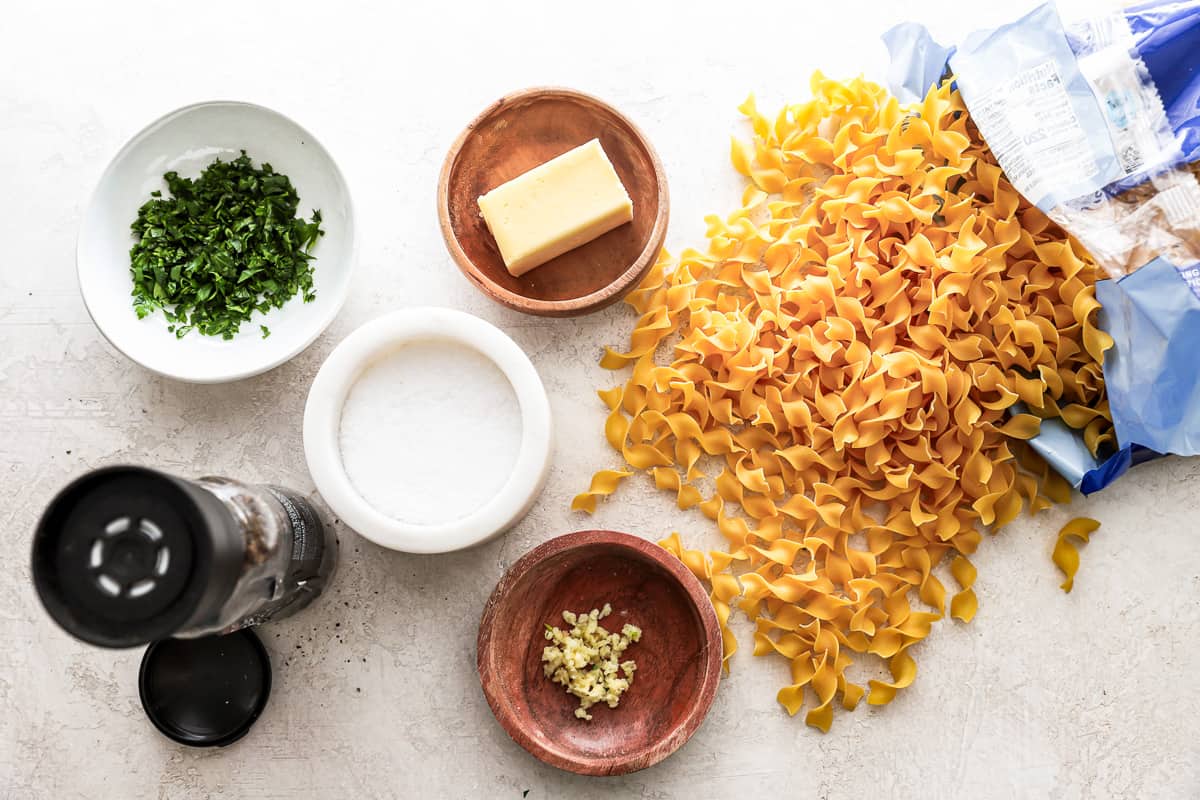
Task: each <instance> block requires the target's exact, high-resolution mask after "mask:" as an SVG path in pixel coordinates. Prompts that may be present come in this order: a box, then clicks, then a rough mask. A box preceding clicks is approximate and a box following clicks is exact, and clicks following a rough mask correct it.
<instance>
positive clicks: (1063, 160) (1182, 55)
mask: <svg viewBox="0 0 1200 800" xmlns="http://www.w3.org/2000/svg"><path fill="white" fill-rule="evenodd" d="M1098 5H1100V6H1102V5H1103V4H1089V5H1088V6H1087V7H1086V8H1085V9H1082V10H1081V11H1080V12H1079V13H1072V12H1071V11H1070V10H1069V9H1067V8H1065V7H1059V6H1057V5H1055V4H1050V3H1048V4H1045V5H1042V6H1039V7H1037V8H1036V9H1034V10H1033V11H1031V12H1030V13H1029V14H1027V15H1025V16H1024V17H1022V18H1021V19H1019V20H1017V21H1015V22H1013V23H1010V24H1008V25H1004V26H1001V27H1000V28H997V29H995V30H989V31H980V32H976V33H973V34H971V35H970V36H968V37H967V38H966V40H964V41H963V42H962V43H961V44H959V45H958V46H957V47H956V48H945V47H942V46H941V45H938V44H937V43H935V42H933V40H932V39H931V38H930V37H929V34H928V32H926V31H925V29H924V28H922V27H921V26H919V25H913V24H911V23H906V24H905V25H902V26H898V27H897V28H894V29H893V30H891V31H889V32H888V33H887V34H885V36H884V39H885V41H886V42H887V44H888V47H889V49H890V50H891V52H892V57H893V60H894V62H895V63H894V64H893V70H892V78H893V91H895V92H897V94H898V95H899V96H900V97H902V98H903V97H911V96H913V95H920V94H923V93H924V92H925V90H926V89H927V88H928V82H930V81H931V79H934V80H936V79H937V78H939V77H940V76H942V75H951V76H953V78H954V80H955V81H956V84H957V88H958V90H959V92H960V93H961V95H962V97H963V100H964V102H965V103H966V105H967V108H968V110H969V111H970V113H971V117H972V120H973V121H974V122H975V124H976V126H977V127H978V129H979V132H980V134H981V135H982V136H983V138H984V140H985V141H986V142H987V143H988V145H989V147H990V148H991V150H992V153H993V154H994V155H995V156H996V159H997V161H998V162H999V163H1000V166H1001V167H1002V168H1003V169H1004V171H1005V174H1006V175H1007V176H1008V178H1009V180H1010V181H1011V182H1012V183H1013V185H1014V186H1015V187H1016V188H1017V189H1018V190H1019V191H1020V192H1021V193H1022V194H1023V195H1025V197H1026V198H1027V199H1028V200H1029V201H1030V202H1032V203H1034V204H1036V205H1037V206H1038V207H1039V208H1040V209H1041V210H1043V211H1045V212H1046V213H1047V215H1048V216H1049V217H1050V218H1051V219H1053V220H1054V221H1055V222H1057V223H1058V224H1060V225H1061V226H1062V227H1063V228H1064V229H1066V230H1067V231H1068V232H1070V233H1071V234H1072V235H1073V236H1075V238H1076V239H1078V240H1079V241H1080V242H1081V243H1082V244H1083V245H1084V246H1085V247H1086V248H1087V249H1088V250H1089V251H1090V252H1091V254H1092V256H1093V257H1094V258H1095V260H1096V262H1097V263H1098V264H1099V265H1100V266H1101V267H1102V268H1103V269H1104V270H1105V271H1106V272H1107V273H1108V274H1109V275H1110V276H1111V279H1110V280H1106V281H1101V282H1099V283H1097V285H1096V295H1097V298H1098V299H1099V300H1100V302H1101V303H1102V304H1103V306H1104V308H1103V309H1102V311H1101V316H1100V324H1101V327H1103V328H1104V330H1105V331H1106V332H1108V333H1109V335H1111V336H1112V337H1113V339H1114V342H1115V344H1114V346H1113V349H1112V350H1110V351H1109V353H1108V355H1107V357H1106V359H1105V363H1104V377H1105V383H1106V385H1107V390H1108V398H1109V406H1110V409H1111V411H1112V417H1113V424H1114V427H1115V430H1116V435H1117V440H1118V442H1119V443H1120V450H1119V451H1118V452H1117V453H1115V454H1113V455H1112V456H1110V457H1109V458H1108V459H1107V460H1105V461H1104V462H1102V463H1098V462H1097V460H1096V459H1094V458H1093V457H1092V455H1091V453H1090V452H1088V449H1087V448H1086V447H1085V446H1084V444H1083V443H1082V441H1079V439H1078V435H1077V434H1076V433H1075V432H1074V431H1072V430H1071V429H1069V428H1067V427H1066V426H1065V425H1063V424H1062V423H1061V422H1053V421H1047V423H1046V424H1043V427H1042V431H1041V433H1040V435H1039V436H1038V437H1036V438H1035V439H1034V440H1033V444H1034V446H1035V447H1036V448H1037V449H1038V450H1039V452H1040V453H1041V454H1042V455H1043V456H1044V457H1045V458H1046V460H1047V461H1049V462H1050V463H1051V464H1052V465H1053V466H1054V467H1055V468H1056V469H1057V470H1058V471H1059V472H1060V473H1061V474H1062V475H1063V476H1064V477H1066V478H1067V479H1068V480H1070V481H1071V483H1072V484H1073V485H1075V486H1076V487H1078V488H1080V489H1081V490H1082V491H1084V492H1085V493H1088V492H1092V491H1097V490H1099V489H1101V488H1103V487H1104V486H1106V485H1107V484H1108V483H1110V482H1111V481H1113V480H1115V479H1116V478H1117V477H1119V476H1120V475H1121V474H1122V473H1123V472H1124V471H1125V470H1126V469H1128V467H1129V466H1130V465H1131V464H1134V463H1138V461H1140V460H1145V459H1146V458H1147V457H1152V456H1153V455H1154V454H1156V453H1176V454H1179V455H1196V454H1200V358H1198V357H1197V355H1196V348H1197V347H1200V182H1198V181H1197V173H1200V0H1175V2H1152V3H1143V4H1139V5H1135V6H1130V7H1127V8H1124V9H1121V8H1115V7H1110V8H1109V9H1106V10H1098V9H1097V6H1098Z"/></svg>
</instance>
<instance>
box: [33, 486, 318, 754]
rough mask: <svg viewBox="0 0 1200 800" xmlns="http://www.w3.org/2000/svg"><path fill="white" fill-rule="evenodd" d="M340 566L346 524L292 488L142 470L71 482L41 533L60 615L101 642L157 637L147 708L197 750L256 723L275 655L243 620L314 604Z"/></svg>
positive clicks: (46, 583) (39, 575)
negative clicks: (337, 532) (336, 529)
mask: <svg viewBox="0 0 1200 800" xmlns="http://www.w3.org/2000/svg"><path fill="white" fill-rule="evenodd" d="M336 564H337V540H336V539H335V538H334V534H333V530H332V528H329V527H327V526H325V525H323V524H322V523H321V520H320V518H319V517H318V516H317V514H316V512H315V511H314V509H313V508H312V506H311V505H310V504H309V503H308V502H307V501H306V500H304V499H303V498H301V497H299V496H298V495H296V494H294V493H292V492H290V491H288V490H286V489H281V488H278V487H274V486H255V485H250V484H245V483H241V482H239V481H234V480H229V479H226V478H200V479H198V480H195V481H187V480H183V479H180V478H176V477H174V476H172V475H168V474H166V473H162V472H158V471H155V470H151V469H146V468H144V467H134V466H120V467H108V468H104V469H99V470H95V471H93V472H90V473H88V474H86V475H84V476H83V477H81V478H79V479H78V480H76V481H74V482H73V483H71V484H69V485H68V486H67V487H66V488H65V489H63V490H62V491H61V492H59V494H58V495H57V496H56V497H55V498H54V499H53V500H52V501H51V502H50V505H49V506H48V507H47V509H46V511H45V513H44V514H43V515H42V518H41V520H40V521H39V523H38V526H37V530H36V531H35V533H34V537H33V582H34V586H35V587H36V589H37V593H38V596H39V598H40V599H41V601H42V604H43V605H44V606H45V607H46V610H47V611H48V612H49V613H50V616H51V617H53V618H54V621H55V622H57V623H58V624H59V625H60V626H61V627H62V628H63V629H65V630H66V631H67V632H68V633H70V634H72V635H73V636H75V637H77V638H79V639H81V640H83V641H85V642H87V643H89V644H94V645H99V646H101V647H134V646H137V645H143V644H148V643H151V642H153V643H154V644H152V645H151V647H150V648H149V649H147V651H146V655H145V657H144V658H143V663H142V670H141V675H140V681H139V684H140V688H141V695H142V702H143V705H144V706H145V708H146V711H147V713H148V714H149V715H150V717H151V719H152V721H154V723H155V725H156V726H157V727H158V728H159V729H160V730H162V731H163V733H165V734H167V735H168V736H170V737H171V738H173V739H176V740H177V741H181V742H184V743H186V744H191V745H224V744H229V743H230V742H231V741H234V740H236V739H237V738H239V737H240V736H241V735H242V734H244V733H245V731H246V730H248V729H249V727H250V724H252V723H253V721H254V719H255V718H257V716H258V714H259V712H261V710H262V707H263V706H264V705H265V703H266V696H267V694H268V693H269V691H270V662H269V660H268V658H267V653H266V650H265V648H263V646H262V643H261V642H260V641H258V637H256V636H254V634H253V632H251V631H249V630H243V629H245V628H248V627H249V626H252V625H258V624H260V623H262V622H266V621H268V620H271V619H281V618H283V617H286V616H289V615H291V614H293V613H295V612H297V611H299V610H300V609H302V608H304V607H305V606H307V605H308V604H309V603H311V602H312V601H313V600H314V599H315V598H316V597H317V596H318V595H319V594H320V593H321V591H322V590H323V589H324V588H325V586H326V585H327V583H328V582H329V580H330V578H331V576H332V574H333V571H334V568H335V566H336ZM235 632H236V635H231V634H235ZM214 701H219V702H214ZM214 714H215V715H216V717H215V718H214V717H213V715H214Z"/></svg>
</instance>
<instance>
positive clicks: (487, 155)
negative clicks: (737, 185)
mask: <svg viewBox="0 0 1200 800" xmlns="http://www.w3.org/2000/svg"><path fill="white" fill-rule="evenodd" d="M595 138H599V139H600V144H601V145H602V146H603V147H604V151H605V152H606V153H607V154H608V157H609V160H611V161H612V163H613V166H614V167H615V168H616V170H617V175H619V176H620V178H621V182H622V183H623V184H625V190H626V191H627V192H629V196H630V198H631V199H632V200H633V221H632V222H630V223H628V224H626V225H622V226H621V227H619V228H616V229H614V230H611V231H609V232H608V233H606V234H604V235H603V236H601V237H599V238H597V239H594V240H592V241H591V242H588V243H587V244H585V245H583V246H582V247H577V248H576V249H574V250H571V251H570V252H567V253H564V254H563V255H561V256H559V257H558V258H555V259H552V260H550V261H548V262H546V263H545V264H543V265H542V266H540V267H538V268H537V269H533V270H530V271H529V272H527V273H525V274H524V275H522V276H521V277H519V278H514V277H513V276H512V275H510V274H509V272H508V270H507V269H505V267H504V260H503V259H502V258H501V257H500V251H499V249H497V247H496V241H495V239H493V238H492V234H491V232H490V231H488V228H487V224H486V223H485V222H484V221H483V217H482V216H480V214H479V206H478V203H477V201H478V199H479V196H480V195H482V194H485V193H487V192H489V191H491V190H492V189H494V188H496V187H497V186H499V185H500V184H502V183H505V182H507V181H510V180H512V179H513V178H515V177H517V176H518V175H521V174H523V173H525V172H528V171H529V170H531V169H533V168H534V167H536V166H538V165H539V164H543V163H545V162H547V161H549V160H550V159H552V158H554V157H555V156H559V155H562V154H563V153H565V152H567V151H568V150H571V149H573V148H575V147H578V146H579V145H581V144H583V143H585V142H587V141H589V140H591V139H595ZM668 211H669V203H668V200H667V177H666V175H665V174H664V172H663V167H662V162H660V161H659V160H658V154H656V153H655V152H654V148H653V147H651V146H650V142H649V141H647V139H646V137H645V136H643V135H642V132H641V131H639V130H638V129H637V127H636V126H635V125H634V124H633V123H632V122H630V121H629V120H628V119H626V118H625V116H624V115H622V114H621V113H620V112H618V111H617V110H616V109H614V108H613V107H612V106H610V105H608V104H607V103H604V102H602V101H600V100H598V99H596V98H595V97H592V96H590V95H586V94H583V93H582V92H576V91H572V90H571V89H555V88H537V89H526V90H524V91H520V92H516V93H514V94H510V95H508V96H506V97H503V98H501V99H500V100H498V101H496V102H495V103H493V104H492V105H491V106H489V107H488V108H487V109H486V110H485V111H484V112H483V113H482V114H480V115H479V116H478V117H476V118H475V120H474V121H472V122H471V124H470V125H468V126H467V129H466V130H465V131H463V132H462V134H461V135H460V136H459V137H458V140H457V141H455V142H454V145H453V146H452V147H451V148H450V152H449V153H448V154H447V155H446V163H445V164H444V165H443V167H442V174H441V178H440V180H439V182H438V218H439V220H440V221H441V225H442V235H443V236H444V237H445V239H446V246H447V247H448V248H449V249H450V254H451V255H452V256H454V260H455V261H456V262H457V263H458V267H459V269H461V270H462V272H463V274H464V275H466V276H467V278H468V279H469V280H470V281H471V282H472V283H474V284H475V285H476V286H478V287H479V288H480V289H481V290H482V291H483V293H484V294H486V295H487V296H488V297H491V298H492V299H493V300H495V301H497V302H499V303H503V304H504V305H506V306H508V307H509V308H514V309H516V310H517V311H524V312H526V313H528V314H537V315H540V316H547V317H572V316H579V315H581V314H588V313H591V312H593V311H598V310H599V309H601V308H604V307H605V306H607V305H610V304H611V303H615V302H616V301H618V300H620V299H621V298H622V297H624V296H625V295H626V294H628V293H629V292H630V291H631V290H632V289H633V288H634V287H635V286H637V284H638V282H639V281H641V279H642V278H643V277H644V276H645V274H646V272H647V271H648V270H649V269H650V267H651V266H652V265H653V264H654V261H655V259H656V258H657V257H658V252H659V250H660V249H662V243H663V239H664V237H665V236H666V234H667V216H668Z"/></svg>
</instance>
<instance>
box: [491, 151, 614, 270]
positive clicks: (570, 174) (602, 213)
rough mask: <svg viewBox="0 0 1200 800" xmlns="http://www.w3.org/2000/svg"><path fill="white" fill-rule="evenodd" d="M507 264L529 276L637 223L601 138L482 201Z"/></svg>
mask: <svg viewBox="0 0 1200 800" xmlns="http://www.w3.org/2000/svg"><path fill="white" fill-rule="evenodd" d="M479 211H480V213H481V214H482V215H483V219H484V221H485V222H486V223H487V226H488V230H490V231H491V232H492V236H493V237H495V239H496V245H497V246H498V247H499V248H500V256H501V257H502V258H503V259H504V266H505V267H507V268H508V271H509V273H511V274H512V275H514V276H520V275H524V274H525V273H526V272H529V270H531V269H534V268H536V267H540V266H541V265H542V264H545V263H546V262H547V261H549V260H550V259H552V258H555V257H557V256H560V255H562V254H563V253H565V252H567V251H568V250H574V249H575V248H576V247H579V246H580V245H584V244H587V243H588V242H590V241H592V240H593V239H595V238H596V237H598V236H601V235H603V234H605V233H608V232H609V231H611V230H612V229H613V228H616V227H618V226H620V225H624V224H625V223H627V222H630V221H632V220H633V201H632V200H630V199H629V193H628V192H627V191H625V186H624V185H622V183H621V178H620V177H619V176H618V175H617V171H616V169H614V168H613V165H612V162H611V161H609V159H608V155H607V154H606V153H605V152H604V148H603V147H601V146H600V140H599V139H592V140H591V141H590V142H587V143H585V144H581V145H579V147H576V148H575V149H573V150H568V151H567V152H565V153H563V154H562V155H560V156H558V157H557V158H552V159H551V160H549V161H547V162H546V163H545V164H542V165H541V166H538V167H534V168H533V169H531V170H529V171H528V172H526V173H524V174H522V175H518V176H517V177H515V178H513V179H512V180H510V181H508V182H507V183H504V184H501V185H500V186H497V187H496V188H495V189H492V190H491V191H490V192H488V193H487V194H485V195H483V196H482V197H480V198H479Z"/></svg>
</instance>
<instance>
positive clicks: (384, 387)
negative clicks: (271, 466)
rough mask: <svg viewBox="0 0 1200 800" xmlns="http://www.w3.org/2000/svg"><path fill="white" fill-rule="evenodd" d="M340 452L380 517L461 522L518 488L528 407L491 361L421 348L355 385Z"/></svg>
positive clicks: (399, 354)
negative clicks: (515, 478) (516, 471)
mask: <svg viewBox="0 0 1200 800" xmlns="http://www.w3.org/2000/svg"><path fill="white" fill-rule="evenodd" d="M339 446H340V448H341V453H342V464H343V466H344V468H345V470H346V475H347V476H348V477H349V478H350V482H351V483H352V484H354V487H355V488H356V489H357V490H358V492H359V494H360V495H362V497H363V499H364V500H366V501H367V502H368V503H369V504H370V505H372V506H373V507H374V508H375V509H376V510H378V511H380V512H382V513H383V514H386V515H387V516H389V517H391V518H393V519H395V520H398V521H400V522H406V523H409V524H415V525H435V524H438V523H443V522H453V521H455V520H459V519H463V518H464V517H467V516H469V515H470V514H472V513H473V512H475V511H477V510H478V509H480V508H481V507H483V506H484V505H485V504H486V503H487V502H488V501H489V500H490V499H492V498H493V497H494V496H495V495H496V494H497V493H498V492H499V491H500V490H501V489H502V488H503V487H504V484H505V482H507V481H508V478H509V476H510V475H511V474H512V471H513V467H514V465H515V464H516V461H517V454H518V452H519V451H520V447H521V408H520V404H519V403H518V401H517V396H516V393H515V392H514V391H513V388H512V384H510V383H509V381H508V378H507V377H505V375H504V373H503V372H502V371H501V370H500V368H499V367H497V366H496V365H495V364H494V363H493V362H492V361H491V360H489V359H488V358H487V357H486V356H484V355H483V354H481V353H479V352H477V351H475V350H473V349H471V348H470V347H466V346H464V345H461V344H457V343H454V342H449V341H442V340H428V341H418V342H411V343H408V344H406V345H404V346H402V347H400V348H398V349H397V350H396V351H394V352H393V353H391V354H389V355H387V356H384V357H383V358H381V359H380V360H378V361H376V362H375V363H374V364H372V365H371V366H369V367H368V368H367V369H366V370H365V371H364V372H363V374H362V375H361V376H360V377H359V378H358V380H357V381H356V382H355V383H354V385H353V386H351V388H350V391H349V393H348V394H347V396H346V402H345V404H344V405H343V407H342V419H341V427H340V431H339Z"/></svg>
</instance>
